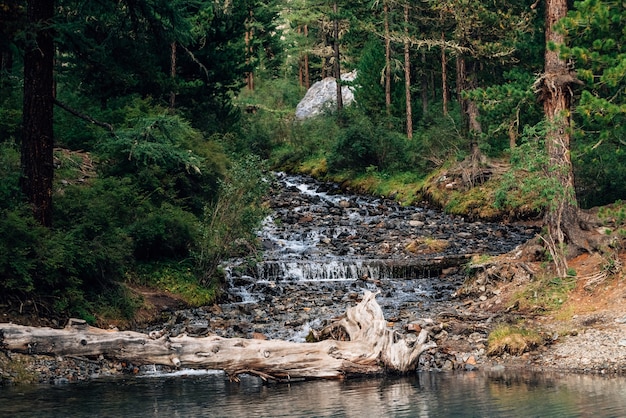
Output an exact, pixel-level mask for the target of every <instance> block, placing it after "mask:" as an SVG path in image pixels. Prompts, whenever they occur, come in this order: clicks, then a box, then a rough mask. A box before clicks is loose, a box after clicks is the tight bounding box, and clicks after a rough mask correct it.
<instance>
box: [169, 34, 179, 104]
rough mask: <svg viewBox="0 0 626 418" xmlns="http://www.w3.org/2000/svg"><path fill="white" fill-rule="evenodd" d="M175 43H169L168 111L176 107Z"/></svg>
mask: <svg viewBox="0 0 626 418" xmlns="http://www.w3.org/2000/svg"><path fill="white" fill-rule="evenodd" d="M176 57H177V54H176V42H172V43H170V78H171V79H172V90H171V91H170V110H174V108H175V107H176V90H175V89H174V83H175V82H176Z"/></svg>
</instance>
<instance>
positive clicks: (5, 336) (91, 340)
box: [0, 292, 436, 381]
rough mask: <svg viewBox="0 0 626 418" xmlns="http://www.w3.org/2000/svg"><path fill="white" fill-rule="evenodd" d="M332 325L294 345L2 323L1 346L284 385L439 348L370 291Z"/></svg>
mask: <svg viewBox="0 0 626 418" xmlns="http://www.w3.org/2000/svg"><path fill="white" fill-rule="evenodd" d="M331 327H333V328H335V329H342V330H343V332H342V333H341V335H342V336H343V337H342V338H341V340H323V341H319V342H315V343H295V342H289V341H282V340H258V339H244V338H222V337H218V336H208V337H189V336H186V335H180V336H177V337H170V336H167V335H161V333H151V334H143V333H139V332H134V331H115V330H104V329H100V328H95V327H91V326H89V325H87V324H86V323H85V322H84V321H80V320H71V321H70V322H69V323H68V325H67V326H66V327H65V328H64V329H54V328H47V327H28V326H22V325H15V324H10V323H9V324H0V348H1V349H3V350H7V351H12V352H19V353H25V354H46V355H54V356H81V357H87V358H97V357H100V356H103V357H104V358H106V359H109V360H117V361H126V362H130V363H132V364H135V365H145V364H156V365H165V366H170V367H176V368H191V369H207V370H224V371H225V372H226V373H227V374H228V376H229V377H230V378H231V379H233V380H238V378H237V376H238V375H240V374H243V373H249V374H254V375H258V376H261V377H262V378H263V379H272V380H279V381H285V380H292V379H313V378H326V379H336V378H344V377H348V376H354V375H368V374H381V373H384V372H396V373H406V372H409V371H411V370H415V368H416V366H417V361H418V359H419V356H420V355H421V354H422V353H423V352H424V351H426V350H429V349H431V348H434V347H436V344H435V343H434V342H427V341H426V340H427V338H428V333H427V331H425V330H422V331H421V332H420V334H419V336H418V337H417V338H415V337H414V336H413V338H406V337H403V336H401V335H400V334H398V333H397V332H396V331H393V330H391V329H389V328H388V327H387V322H386V321H385V318H384V316H383V312H382V309H381V308H380V306H379V305H378V303H377V302H376V294H375V293H371V292H366V293H365V295H364V297H363V299H362V301H361V302H360V303H359V304H357V305H356V306H354V307H351V308H348V309H347V311H346V313H345V314H344V315H343V316H342V317H341V318H340V319H338V320H337V321H335V322H333V324H332V325H331Z"/></svg>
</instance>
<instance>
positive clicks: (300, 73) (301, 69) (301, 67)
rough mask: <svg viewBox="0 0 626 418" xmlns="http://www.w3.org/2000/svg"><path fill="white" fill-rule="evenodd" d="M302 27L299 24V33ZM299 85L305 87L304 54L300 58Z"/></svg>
mask: <svg viewBox="0 0 626 418" xmlns="http://www.w3.org/2000/svg"><path fill="white" fill-rule="evenodd" d="M301 32H302V27H301V26H298V30H297V33H298V35H300V33H301ZM298 85H299V86H300V87H304V56H301V57H300V59H299V60H298Z"/></svg>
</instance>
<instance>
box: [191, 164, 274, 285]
mask: <svg viewBox="0 0 626 418" xmlns="http://www.w3.org/2000/svg"><path fill="white" fill-rule="evenodd" d="M269 185H270V178H269V175H268V174H267V173H266V171H265V167H264V165H263V163H262V161H261V160H260V159H259V158H258V157H255V156H247V157H244V158H242V159H239V160H236V161H234V162H233V164H232V166H231V167H230V169H229V171H228V174H227V176H226V178H225V179H224V180H222V181H221V182H220V192H219V197H218V199H217V201H216V202H215V203H214V204H212V205H207V206H206V207H205V211H204V216H203V218H202V220H201V222H200V223H199V225H198V226H199V235H200V237H199V239H198V242H197V248H196V250H195V252H194V259H195V263H196V269H197V271H198V274H199V275H200V276H201V283H202V284H203V285H205V286H208V285H210V283H211V281H212V280H215V279H216V276H217V272H218V268H219V266H220V263H221V262H222V261H223V260H225V259H226V258H228V257H235V256H241V255H247V254H248V253H250V252H251V251H255V249H256V245H257V237H256V231H257V230H258V228H259V227H260V225H261V221H262V220H263V218H264V217H265V216H266V215H267V209H266V208H265V207H264V206H263V205H262V204H261V203H262V200H263V198H264V196H265V194H266V192H267V191H268V190H269Z"/></svg>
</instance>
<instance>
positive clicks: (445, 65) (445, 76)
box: [441, 32, 448, 116]
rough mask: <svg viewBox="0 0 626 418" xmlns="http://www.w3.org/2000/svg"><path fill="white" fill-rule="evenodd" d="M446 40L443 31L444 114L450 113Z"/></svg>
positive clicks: (442, 77) (442, 83)
mask: <svg viewBox="0 0 626 418" xmlns="http://www.w3.org/2000/svg"><path fill="white" fill-rule="evenodd" d="M445 40H446V35H445V33H444V32H441V42H442V47H441V90H442V97H441V99H442V103H443V106H442V107H443V109H442V111H443V115H444V116H447V115H448V58H447V56H446V47H445V45H443V44H444V43H445Z"/></svg>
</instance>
